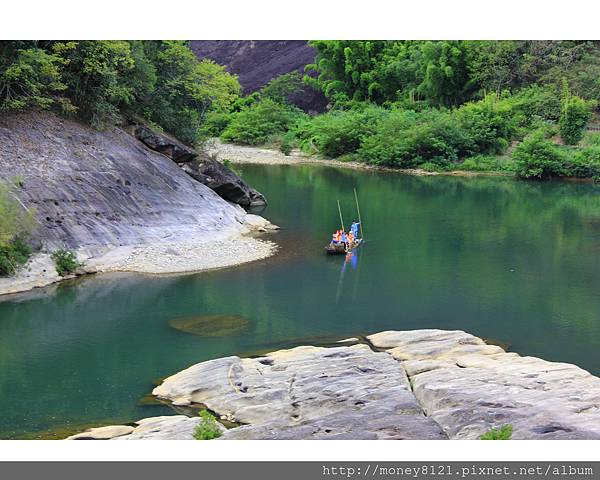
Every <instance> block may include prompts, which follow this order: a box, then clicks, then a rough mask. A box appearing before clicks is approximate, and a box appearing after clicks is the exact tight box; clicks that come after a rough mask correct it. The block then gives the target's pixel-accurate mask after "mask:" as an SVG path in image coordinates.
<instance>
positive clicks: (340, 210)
mask: <svg viewBox="0 0 600 480" xmlns="http://www.w3.org/2000/svg"><path fill="white" fill-rule="evenodd" d="M337 202H338V212H340V222H342V230H343V231H344V232H345V231H346V229H345V228H344V219H343V218H342V207H340V201H339V200H338V201H337Z"/></svg>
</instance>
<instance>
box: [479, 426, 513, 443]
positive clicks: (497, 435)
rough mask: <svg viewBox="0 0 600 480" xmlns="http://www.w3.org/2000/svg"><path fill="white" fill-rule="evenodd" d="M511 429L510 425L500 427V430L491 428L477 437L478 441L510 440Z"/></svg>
mask: <svg viewBox="0 0 600 480" xmlns="http://www.w3.org/2000/svg"><path fill="white" fill-rule="evenodd" d="M512 433H513V427H512V425H510V424H506V425H502V426H501V427H500V428H491V429H489V430H488V431H487V432H485V433H484V434H483V435H481V436H480V437H479V440H510V439H511V437H512Z"/></svg>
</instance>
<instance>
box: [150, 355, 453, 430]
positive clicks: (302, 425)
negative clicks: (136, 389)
mask: <svg viewBox="0 0 600 480" xmlns="http://www.w3.org/2000/svg"><path fill="white" fill-rule="evenodd" d="M153 394H154V395H156V396H158V397H160V398H162V399H167V400H170V401H172V402H173V404H175V405H190V404H194V403H200V404H203V405H205V406H207V407H208V408H210V409H211V410H214V411H215V412H217V413H218V414H220V415H222V416H223V417H225V418H227V419H228V420H230V421H235V422H239V423H244V424H249V425H246V426H243V427H239V428H235V429H231V430H228V431H227V433H226V434H225V435H224V436H223V437H222V438H230V439H233V438H235V439H243V438H254V439H263V438H264V439H288V438H289V439H300V438H318V439H324V438H336V439H343V438H361V439H418V438H429V439H440V438H444V437H445V436H444V434H443V433H442V431H441V429H440V428H439V426H438V425H437V424H435V422H432V421H431V420H430V419H428V418H427V417H425V416H424V414H423V411H422V410H421V408H420V406H419V404H418V403H417V402H416V400H415V398H414V396H413V395H412V393H411V391H410V385H409V383H408V379H407V378H406V375H405V374H404V371H403V370H402V368H401V367H400V365H399V364H398V362H396V361H394V359H393V358H392V357H390V356H389V355H388V354H386V353H378V352H373V351H372V350H371V349H370V348H369V347H367V346H366V345H353V346H350V347H338V348H318V347H297V348H294V349H291V350H280V351H278V352H273V353H270V354H268V355H267V356H265V357H260V358H256V359H240V358H238V357H227V358H222V359H217V360H212V361H208V362H203V363H200V364H197V365H194V366H192V367H190V368H188V369H187V370H184V371H182V372H180V373H178V374H176V375H173V376H172V377H169V378H167V379H166V380H165V381H164V382H163V383H162V385H160V386H159V387H156V388H155V389H154V391H153Z"/></svg>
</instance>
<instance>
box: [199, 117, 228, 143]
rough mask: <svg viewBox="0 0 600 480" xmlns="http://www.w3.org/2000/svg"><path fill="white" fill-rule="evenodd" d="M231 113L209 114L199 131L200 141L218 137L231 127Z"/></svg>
mask: <svg viewBox="0 0 600 480" xmlns="http://www.w3.org/2000/svg"><path fill="white" fill-rule="evenodd" d="M231 115H232V114H231V113H227V112H209V113H207V114H206V118H205V119H204V123H203V124H202V126H201V127H200V129H199V130H198V137H199V139H208V138H212V137H218V136H219V135H221V134H222V133H223V131H224V130H225V129H226V128H227V125H229V122H230V121H231Z"/></svg>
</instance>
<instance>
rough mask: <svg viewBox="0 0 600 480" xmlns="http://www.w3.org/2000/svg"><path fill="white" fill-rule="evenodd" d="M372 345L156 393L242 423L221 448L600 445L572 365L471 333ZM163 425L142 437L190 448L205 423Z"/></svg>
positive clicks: (224, 364)
mask: <svg viewBox="0 0 600 480" xmlns="http://www.w3.org/2000/svg"><path fill="white" fill-rule="evenodd" d="M349 340H350V339H349ZM367 340H368V342H369V343H370V345H371V346H368V345H365V344H357V345H351V346H340V347H332V348H320V347H297V348H293V349H290V350H280V351H277V352H273V353H269V354H267V355H265V356H262V357H259V358H254V359H250V358H244V359H241V358H239V357H236V356H232V357H226V358H219V359H215V360H210V361H207V362H202V363H198V364H196V365H193V366H191V367H189V368H187V369H186V370H183V371H182V372H179V373H177V374H175V375H173V376H171V377H168V378H167V379H165V380H164V382H163V383H162V384H161V385H160V386H158V387H156V388H155V389H154V391H153V394H154V395H156V396H158V397H159V398H161V399H164V400H168V401H170V402H172V404H173V405H179V406H189V405H196V404H201V405H204V406H206V407H208V408H209V409H211V410H213V411H214V412H216V413H217V414H218V415H220V416H221V418H222V419H223V420H228V421H232V422H238V423H240V424H242V426H238V427H235V428H231V429H229V430H226V431H225V433H224V434H223V436H222V437H221V438H223V439H328V438H333V439H448V438H449V439H477V438H478V437H479V436H480V435H481V434H483V433H485V432H486V431H488V430H489V429H490V428H491V427H499V426H501V425H503V424H511V425H512V426H513V438H514V439H600V378H597V377H594V376H593V375H591V374H589V373H588V372H586V371H584V370H582V369H580V368H579V367H577V366H575V365H570V364H566V363H556V362H548V361H545V360H542V359H539V358H534V357H522V356H519V355H518V354H516V353H507V352H505V351H504V350H503V349H502V348H500V347H498V346H494V345H487V344H486V343H485V342H484V341H483V340H481V339H480V338H477V337H475V336H473V335H470V334H468V333H465V332H463V331H445V330H415V331H389V332H381V333H377V334H374V335H371V336H369V337H367ZM375 350H378V351H375ZM159 418H163V419H164V420H161V421H155V420H153V419H148V422H149V424H148V425H150V424H152V425H153V427H152V428H150V427H148V428H146V430H143V432H144V433H143V436H141V435H142V430H140V431H139V432H138V435H140V436H139V437H138V438H165V437H164V435H170V436H174V435H177V438H190V435H191V434H190V433H189V432H190V429H193V427H191V426H190V425H193V422H194V421H197V419H190V424H189V425H188V423H187V422H185V421H184V420H183V418H186V417H183V418H181V416H173V417H159ZM169 419H173V420H169ZM175 419H179V420H175ZM144 422H146V420H143V421H140V422H138V425H143V424H144ZM152 422H155V423H152ZM163 422H164V423H163ZM171 422H172V423H171ZM138 428H140V427H136V429H135V430H134V431H133V432H132V433H131V434H130V435H125V436H123V437H119V438H123V439H127V438H135V437H134V434H135V433H136V431H138ZM186 435H188V436H187V437H186ZM88 436H89V433H88Z"/></svg>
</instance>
